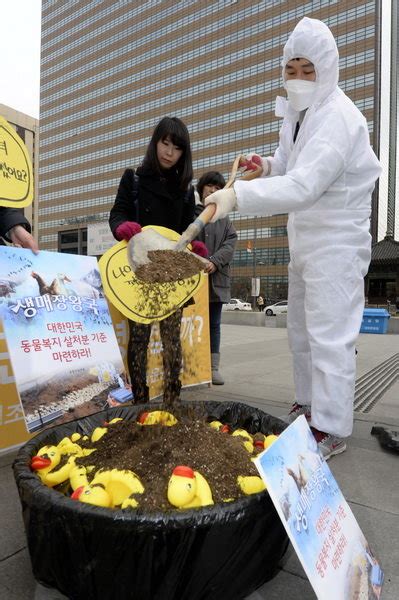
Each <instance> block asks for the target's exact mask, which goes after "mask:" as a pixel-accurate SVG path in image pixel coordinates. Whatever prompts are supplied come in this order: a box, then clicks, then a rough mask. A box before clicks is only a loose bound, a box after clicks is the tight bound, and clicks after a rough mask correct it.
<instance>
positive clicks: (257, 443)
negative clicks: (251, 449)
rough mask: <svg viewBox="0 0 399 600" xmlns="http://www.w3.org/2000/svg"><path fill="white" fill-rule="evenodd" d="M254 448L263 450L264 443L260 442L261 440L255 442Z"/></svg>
mask: <svg viewBox="0 0 399 600" xmlns="http://www.w3.org/2000/svg"><path fill="white" fill-rule="evenodd" d="M254 446H256V447H257V448H262V450H263V449H264V447H265V444H264V442H262V440H255V442H254Z"/></svg>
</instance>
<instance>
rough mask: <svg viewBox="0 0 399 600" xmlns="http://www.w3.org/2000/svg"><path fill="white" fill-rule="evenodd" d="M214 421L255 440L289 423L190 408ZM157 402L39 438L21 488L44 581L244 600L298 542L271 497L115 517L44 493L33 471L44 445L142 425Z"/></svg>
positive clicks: (98, 594)
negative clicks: (104, 428)
mask: <svg viewBox="0 0 399 600" xmlns="http://www.w3.org/2000/svg"><path fill="white" fill-rule="evenodd" d="M181 406H182V407H184V406H187V407H188V406H190V407H198V409H199V410H201V411H205V414H207V415H208V416H209V419H210V420H211V419H218V420H220V421H222V422H223V423H228V424H230V425H231V426H233V427H243V428H245V429H247V430H248V431H250V432H252V433H255V432H257V431H262V432H264V433H270V432H271V431H274V432H275V433H278V432H281V431H282V430H283V429H284V428H285V427H286V425H285V424H284V423H283V422H282V421H280V420H279V419H276V418H274V417H271V416H270V415H267V414H266V413H264V412H262V411H261V410H259V409H256V408H252V407H250V406H247V405H245V404H240V403H234V402H223V403H219V402H213V401H210V402H181ZM160 408H165V407H163V406H162V405H161V404H156V403H151V404H146V405H138V406H125V407H116V408H110V409H107V410H106V411H102V412H100V413H96V414H95V415H91V416H90V417H87V418H83V419H79V420H77V421H72V422H68V423H66V424H64V425H60V426H57V427H53V428H52V429H48V430H46V431H43V432H41V433H39V434H38V435H37V436H36V437H35V438H33V439H32V440H30V441H29V442H28V443H26V444H25V445H24V446H23V447H22V448H21V450H20V451H19V453H18V455H17V458H16V460H15V462H14V465H13V468H14V476H15V479H16V483H17V486H18V490H19V495H20V499H21V504H22V511H23V518H24V522H25V529H26V535H27V540H28V548H29V553H30V558H31V561H32V568H33V573H34V576H35V578H36V579H37V580H38V581H39V582H40V583H42V584H44V585H46V586H50V587H53V588H57V589H58V590H59V591H61V592H62V593H63V594H65V595H66V596H68V598H70V599H71V600H83V599H84V600H128V599H134V600H208V599H209V600H219V599H220V600H235V599H237V600H238V599H242V598H245V597H246V596H247V595H248V594H250V593H251V592H252V591H254V590H255V589H256V588H258V587H260V586H261V585H262V584H263V583H265V582H266V581H268V580H269V579H271V578H272V577H274V575H275V574H276V572H277V570H278V564H279V561H280V559H281V558H282V557H283V555H284V554H285V551H286V549H287V546H288V537H287V535H286V532H285V529H284V527H283V525H282V524H281V521H280V518H279V516H278V514H277V512H276V510H275V508H274V506H273V503H272V501H271V499H270V497H269V495H268V493H267V492H262V493H260V494H256V495H253V496H248V497H246V498H242V499H239V500H237V501H235V502H232V503H223V504H218V505H214V506H210V507H204V508H199V509H190V510H185V511H178V510H171V512H170V513H161V512H145V511H144V510H142V511H140V509H139V508H138V509H136V510H133V511H130V510H125V511H122V510H110V509H106V508H101V507H97V506H91V505H89V504H83V503H80V502H77V501H74V500H71V499H70V498H68V497H66V496H63V495H62V494H60V493H58V492H56V491H54V490H51V489H50V488H47V487H46V486H44V485H43V484H42V483H41V482H40V480H39V478H38V477H37V475H35V474H34V473H33V472H32V471H31V469H30V467H29V464H30V459H31V457H32V456H34V455H35V454H36V452H37V451H38V450H39V448H41V447H42V446H43V445H46V444H57V443H58V442H59V441H61V439H62V438H63V437H65V436H70V435H71V434H72V433H74V432H75V431H77V432H79V433H81V434H89V433H90V432H91V431H92V430H93V429H94V428H95V427H97V426H98V425H101V424H102V423H103V422H104V421H109V420H111V419H112V418H115V417H123V418H124V419H130V420H133V419H136V417H137V416H138V415H139V414H140V413H141V412H143V411H144V410H158V409H160Z"/></svg>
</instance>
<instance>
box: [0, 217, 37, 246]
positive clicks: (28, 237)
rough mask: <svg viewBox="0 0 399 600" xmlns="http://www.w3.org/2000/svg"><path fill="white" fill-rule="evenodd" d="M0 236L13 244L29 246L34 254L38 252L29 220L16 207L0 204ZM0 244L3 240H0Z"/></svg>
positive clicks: (2, 243)
mask: <svg viewBox="0 0 399 600" xmlns="http://www.w3.org/2000/svg"><path fill="white" fill-rule="evenodd" d="M0 236H1V237H2V238H4V239H5V240H6V241H7V242H9V243H12V244H14V245H15V246H20V247H22V248H30V249H31V250H32V252H34V253H35V254H37V253H38V252H39V246H38V245H37V242H36V240H35V238H34V237H33V236H32V234H31V226H30V224H29V221H28V220H27V219H26V218H25V216H24V213H23V212H22V210H19V209H18V208H9V207H6V206H0ZM0 245H4V242H2V241H0Z"/></svg>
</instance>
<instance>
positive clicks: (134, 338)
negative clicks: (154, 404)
mask: <svg viewBox="0 0 399 600" xmlns="http://www.w3.org/2000/svg"><path fill="white" fill-rule="evenodd" d="M150 335H151V325H144V323H136V322H135V321H130V320H129V344H128V348H127V365H128V369H129V376H130V383H131V385H132V392H133V401H134V403H135V404H143V403H146V402H149V400H150V397H149V389H148V386H147V348H148V342H149V341H150Z"/></svg>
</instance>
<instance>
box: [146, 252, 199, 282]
mask: <svg viewBox="0 0 399 600" xmlns="http://www.w3.org/2000/svg"><path fill="white" fill-rule="evenodd" d="M148 258H149V259H150V262H149V263H146V264H144V265H141V266H140V267H138V268H137V269H136V276H137V277H138V278H139V279H141V280H142V281H146V282H148V283H169V282H172V281H179V280H182V279H188V278H189V277H192V276H193V275H196V274H197V273H199V272H200V271H202V269H203V268H204V263H203V262H202V261H200V260H199V259H198V258H197V257H196V256H195V255H194V254H192V253H188V252H176V251H175V250H150V251H149V252H148Z"/></svg>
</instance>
